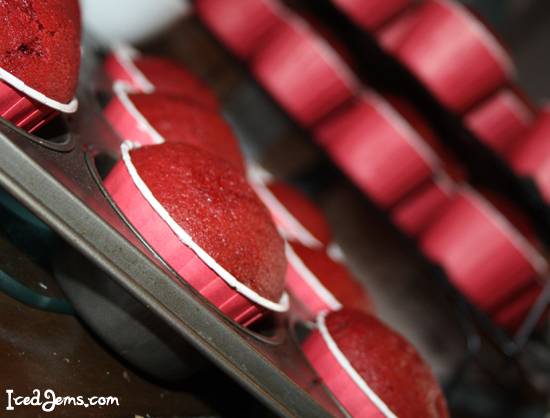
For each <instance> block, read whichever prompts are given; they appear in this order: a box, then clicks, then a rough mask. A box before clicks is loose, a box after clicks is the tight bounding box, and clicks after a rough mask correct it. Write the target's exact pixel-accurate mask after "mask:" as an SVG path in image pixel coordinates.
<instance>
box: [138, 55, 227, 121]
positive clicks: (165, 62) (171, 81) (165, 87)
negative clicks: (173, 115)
mask: <svg viewBox="0 0 550 418" xmlns="http://www.w3.org/2000/svg"><path fill="white" fill-rule="evenodd" d="M133 64H134V66H135V67H136V68H137V69H138V70H139V71H140V72H141V73H142V74H143V76H144V77H145V78H146V79H147V80H148V81H149V82H150V83H151V84H152V85H153V86H154V89H155V90H154V91H155V92H158V93H165V94H173V95H177V96H183V97H185V98H187V99H188V100H191V101H193V102H196V103H197V104H199V105H201V106H204V107H205V108H208V109H210V110H212V111H218V110H219V109H220V102H219V100H218V98H217V96H216V95H215V94H214V92H213V91H212V90H210V88H209V87H208V86H206V84H204V83H203V82H202V81H201V80H200V79H199V78H197V77H196V76H195V75H194V74H192V73H191V72H190V71H188V70H187V69H185V68H184V67H183V66H182V65H181V64H179V63H178V62H176V61H172V60H171V59H169V58H164V57H159V56H155V55H140V56H139V57H137V58H136V59H135V60H134V61H133Z"/></svg>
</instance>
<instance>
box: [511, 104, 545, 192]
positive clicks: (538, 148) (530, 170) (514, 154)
mask: <svg viewBox="0 0 550 418" xmlns="http://www.w3.org/2000/svg"><path fill="white" fill-rule="evenodd" d="M549 137H550V104H546V105H545V106H544V107H543V108H542V109H541V110H540V112H539V114H538V116H537V120H536V121H535V123H534V125H533V126H532V127H531V129H529V130H528V131H527V132H526V133H525V134H524V135H522V136H521V137H520V138H519V139H518V141H517V142H516V143H515V144H514V146H512V147H511V148H510V149H509V150H508V151H507V153H506V154H507V155H506V156H507V160H508V161H509V162H510V164H511V166H512V168H513V169H514V170H515V171H516V173H518V174H519V175H520V176H524V177H530V178H532V179H533V180H534V181H535V183H536V185H537V187H538V189H539V191H540V193H541V195H542V197H543V198H544V199H545V200H546V202H550V141H549V140H548V138H549Z"/></svg>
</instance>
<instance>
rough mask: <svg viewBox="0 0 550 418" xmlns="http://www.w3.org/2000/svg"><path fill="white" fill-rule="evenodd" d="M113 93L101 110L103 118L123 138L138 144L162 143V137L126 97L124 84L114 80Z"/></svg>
mask: <svg viewBox="0 0 550 418" xmlns="http://www.w3.org/2000/svg"><path fill="white" fill-rule="evenodd" d="M113 92H114V95H113V97H112V98H111V100H110V101H109V103H108V104H107V106H106V107H105V109H104V110H103V113H104V115H105V118H106V119H107V120H108V121H109V123H110V124H111V126H112V128H113V129H114V130H115V131H116V132H117V133H118V135H119V136H120V137H121V138H122V139H123V140H128V141H131V142H134V143H137V144H140V145H155V144H162V143H163V142H164V138H163V137H162V136H161V135H160V134H159V133H158V132H157V131H156V130H155V128H153V127H152V126H151V124H150V123H149V122H148V121H147V119H145V117H144V116H143V115H142V114H141V113H140V112H139V110H137V108H136V107H135V106H134V104H133V103H132V100H131V99H130V98H129V97H128V92H127V90H126V84H124V83H121V82H115V84H114V86H113Z"/></svg>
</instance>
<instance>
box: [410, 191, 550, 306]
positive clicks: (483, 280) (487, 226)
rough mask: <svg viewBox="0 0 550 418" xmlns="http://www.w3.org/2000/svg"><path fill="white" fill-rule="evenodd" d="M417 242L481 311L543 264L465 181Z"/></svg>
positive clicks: (532, 277) (538, 273) (534, 277)
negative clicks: (459, 191)
mask: <svg viewBox="0 0 550 418" xmlns="http://www.w3.org/2000/svg"><path fill="white" fill-rule="evenodd" d="M419 243H420V247H421V249H422V251H423V252H424V254H425V255H426V256H427V257H428V258H429V259H431V260H432V261H434V262H435V263H437V264H439V265H440V266H441V267H442V268H443V269H444V270H445V272H446V274H447V277H448V278H449V280H450V281H451V282H452V283H453V284H454V285H455V286H456V287H457V288H458V289H459V290H460V291H461V292H462V293H463V294H464V295H465V296H466V297H467V298H468V299H470V301H472V302H473V303H474V304H475V305H476V306H478V307H479V308H481V309H482V310H484V311H486V312H490V311H491V310H492V309H494V308H496V307H498V306H501V304H502V303H503V302H506V301H507V300H509V299H510V298H511V297H512V296H513V295H514V294H515V292H518V291H520V290H521V289H524V288H525V287H527V286H529V285H532V284H533V283H536V282H539V281H540V280H541V277H543V276H544V274H545V272H546V271H547V270H548V265H547V263H546V261H545V259H544V258H543V257H542V256H541V255H540V253H539V252H538V251H537V250H536V249H535V248H534V247H533V246H532V245H531V244H530V243H529V241H528V240H527V239H526V238H525V237H524V236H523V235H522V234H521V233H520V232H519V231H518V230H517V229H516V228H515V227H514V226H513V225H512V224H511V223H510V222H509V221H508V219H506V218H505V217H504V216H503V215H502V214H501V213H500V212H499V211H497V210H496V209H495V208H494V207H493V206H492V205H491V204H490V203H489V202H488V201H486V200H485V199H484V198H483V197H482V196H481V195H479V194H478V193H476V192H475V191H474V190H472V189H470V188H468V187H466V186H463V189H462V191H461V193H460V194H458V195H457V197H456V198H455V199H454V200H453V201H452V202H451V203H450V204H448V205H447V206H446V208H445V210H444V211H443V213H442V214H441V215H440V216H439V217H438V218H437V219H436V220H435V221H434V222H433V223H432V224H431V225H430V227H429V228H428V229H427V230H426V231H425V232H424V233H423V234H422V235H421V236H420V239H419Z"/></svg>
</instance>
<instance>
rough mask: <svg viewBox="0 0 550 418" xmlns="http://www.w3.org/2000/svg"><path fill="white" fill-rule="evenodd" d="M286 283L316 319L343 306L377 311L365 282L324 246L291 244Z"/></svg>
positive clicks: (289, 244)
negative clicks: (322, 247)
mask: <svg viewBox="0 0 550 418" xmlns="http://www.w3.org/2000/svg"><path fill="white" fill-rule="evenodd" d="M286 257H287V261H288V267H287V274H286V286H287V288H288V290H289V291H290V292H291V293H292V295H293V296H294V297H295V298H296V299H297V300H298V302H299V303H300V304H301V305H302V306H303V307H304V308H305V309H306V310H307V311H308V312H309V314H310V315H311V318H316V317H317V315H318V314H319V313H321V312H323V311H334V310H339V309H341V308H342V306H345V307H347V308H353V309H357V310H360V311H364V312H368V313H373V312H374V309H373V306H372V302H371V300H370V298H369V296H368V294H367V292H366V291H365V289H364V288H363V286H362V285H361V284H359V283H358V282H357V281H356V280H355V279H354V278H353V277H352V276H351V274H350V273H349V271H348V269H347V268H346V267H345V266H344V265H343V264H341V263H339V262H336V261H334V260H333V259H332V258H330V257H329V256H328V255H327V253H326V252H325V250H324V249H317V248H309V247H306V246H304V245H301V244H299V243H297V242H290V243H287V247H286Z"/></svg>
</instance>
